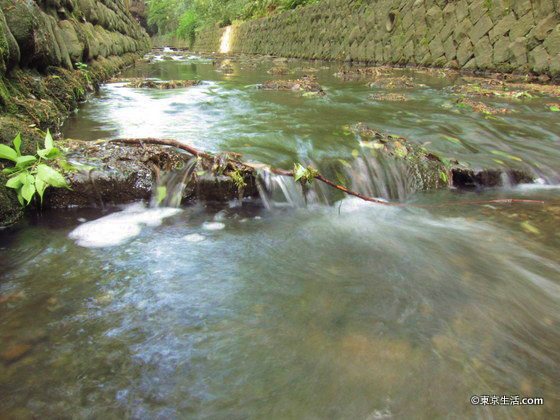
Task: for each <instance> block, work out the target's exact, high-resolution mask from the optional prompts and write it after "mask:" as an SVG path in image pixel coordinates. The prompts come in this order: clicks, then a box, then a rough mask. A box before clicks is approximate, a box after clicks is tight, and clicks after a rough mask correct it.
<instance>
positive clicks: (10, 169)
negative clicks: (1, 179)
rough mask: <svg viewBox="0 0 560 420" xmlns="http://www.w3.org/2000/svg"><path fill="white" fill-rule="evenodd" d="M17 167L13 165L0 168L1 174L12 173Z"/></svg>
mask: <svg viewBox="0 0 560 420" xmlns="http://www.w3.org/2000/svg"><path fill="white" fill-rule="evenodd" d="M18 170H19V169H18V168H16V167H15V166H14V167H13V168H4V169H2V173H3V174H12V173H14V172H17V171H18Z"/></svg>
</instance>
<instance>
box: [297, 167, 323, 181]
mask: <svg viewBox="0 0 560 420" xmlns="http://www.w3.org/2000/svg"><path fill="white" fill-rule="evenodd" d="M317 174H319V172H317V170H316V169H315V168H313V167H311V166H308V167H307V168H304V167H303V166H301V165H300V164H299V163H294V181H296V182H299V183H300V184H302V185H305V184H311V183H313V180H314V179H315V175H317Z"/></svg>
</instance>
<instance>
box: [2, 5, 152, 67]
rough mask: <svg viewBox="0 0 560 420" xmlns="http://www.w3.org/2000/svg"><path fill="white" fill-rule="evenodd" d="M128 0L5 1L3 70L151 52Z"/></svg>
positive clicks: (3, 14) (67, 64)
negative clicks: (127, 9)
mask: <svg viewBox="0 0 560 420" xmlns="http://www.w3.org/2000/svg"><path fill="white" fill-rule="evenodd" d="M148 46H149V40H148V37H147V35H146V34H145V32H144V31H143V30H142V29H141V28H140V26H139V25H138V24H137V22H136V21H135V20H134V19H133V18H132V16H131V15H130V13H128V12H127V11H126V9H125V6H124V2H123V0H102V1H93V0H38V1H29V0H0V72H2V73H4V72H6V71H9V70H11V69H12V68H14V67H15V66H20V67H31V68H37V69H39V70H43V69H45V68H47V67H48V66H61V67H64V68H68V69H71V68H72V67H73V66H72V64H73V63H75V62H87V61H90V60H93V59H96V58H98V57H108V56H111V55H123V54H125V53H127V52H136V51H139V50H142V49H147V48H148Z"/></svg>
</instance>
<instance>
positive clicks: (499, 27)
mask: <svg viewBox="0 0 560 420" xmlns="http://www.w3.org/2000/svg"><path fill="white" fill-rule="evenodd" d="M516 23H517V19H516V18H515V15H514V14H513V13H508V14H507V15H505V16H504V17H502V18H501V19H500V20H499V21H498V22H497V23H496V25H494V27H493V28H492V29H491V30H490V32H489V33H488V35H489V37H490V42H495V41H496V40H497V39H498V38H500V37H502V36H503V35H506V34H507V33H508V32H509V31H510V30H511V28H514V27H515V24H516Z"/></svg>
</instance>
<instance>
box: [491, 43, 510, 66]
mask: <svg viewBox="0 0 560 420" xmlns="http://www.w3.org/2000/svg"><path fill="white" fill-rule="evenodd" d="M510 44H511V40H510V39H509V37H508V36H504V37H502V38H500V39H498V40H497V41H496V42H495V43H494V63H505V62H507V61H509V60H510V59H511V58H512V57H513V55H512V52H511V50H510V48H509V46H510Z"/></svg>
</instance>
